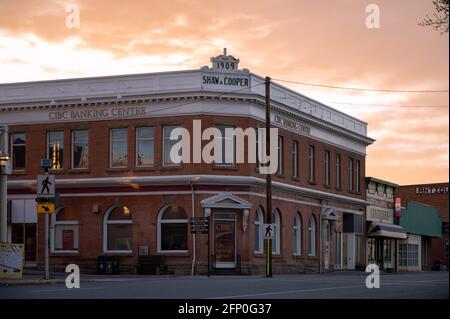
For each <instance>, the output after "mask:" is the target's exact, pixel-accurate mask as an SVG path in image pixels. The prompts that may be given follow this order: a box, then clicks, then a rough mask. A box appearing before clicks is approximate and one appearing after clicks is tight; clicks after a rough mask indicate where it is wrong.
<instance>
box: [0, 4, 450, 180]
mask: <svg viewBox="0 0 450 319" xmlns="http://www.w3.org/2000/svg"><path fill="white" fill-rule="evenodd" d="M371 3H373V4H377V5H378V6H379V8H380V28H378V29H376V28H375V29H369V28H367V27H366V24H365V20H366V17H367V16H368V15H369V13H367V12H366V6H367V5H368V4H371ZM68 4H76V5H78V6H79V8H80V28H68V27H67V26H66V18H67V16H68V15H70V13H66V12H65V9H66V6H67V5H68ZM433 12H434V6H433V4H432V1H431V0H395V1H393V0H386V1H381V0H370V1H359V0H315V1H306V0H283V1H280V0H278V1H275V0H272V1H265V0H258V1H242V0H241V1H234V0H228V1H223V0H221V1H216V0H205V1H200V0H199V1H190V0H179V1H172V0H166V1H155V0H149V1H133V0H129V1H114V0H98V1H97V0H86V1H39V0H30V1H22V0H0V83H7V82H21V81H32V80H33V81H34V80H46V79H59V78H70V77H85V76H98V75H114V74H124V73H144V72H154V71H171V70H183V69H194V68H199V67H201V66H203V65H209V58H210V57H211V56H213V55H218V54H220V53H221V52H222V48H224V47H226V48H228V52H229V54H232V55H233V56H235V57H238V58H239V59H240V60H241V63H240V67H241V68H248V69H250V71H251V72H253V73H257V74H259V75H262V76H266V75H268V76H270V77H272V78H273V79H283V80H291V81H300V82H307V83H316V84H325V85H334V86H351V87H360V88H371V89H390V90H448V87H449V72H448V68H449V38H448V34H445V35H441V34H440V33H439V32H437V31H434V30H433V29H431V28H425V27H422V26H419V25H418V23H419V22H420V21H421V20H422V19H423V18H424V17H425V16H426V14H432V13H433ZM279 83H280V84H283V85H286V86H288V87H290V88H292V89H294V90H296V91H298V92H301V93H302V94H305V95H307V96H310V97H312V98H315V99H317V100H319V101H321V102H323V103H325V104H328V105H330V106H332V107H334V108H336V109H339V110H341V111H343V112H346V113H348V114H350V115H353V116H356V117H358V118H360V119H362V120H364V121H366V122H368V123H369V126H368V130H369V136H370V137H372V138H374V139H376V142H375V143H374V144H373V145H371V146H369V148H368V156H367V171H366V175H367V176H374V177H378V178H381V179H386V180H388V181H391V182H394V183H399V184H414V183H430V182H444V181H448V175H449V137H448V134H449V108H448V100H449V95H448V93H387V92H362V91H349V90H340V89H330V88H317V87H311V86H304V85H295V84H288V83H282V82H279ZM370 104H372V105H370ZM399 106H444V107H399Z"/></svg>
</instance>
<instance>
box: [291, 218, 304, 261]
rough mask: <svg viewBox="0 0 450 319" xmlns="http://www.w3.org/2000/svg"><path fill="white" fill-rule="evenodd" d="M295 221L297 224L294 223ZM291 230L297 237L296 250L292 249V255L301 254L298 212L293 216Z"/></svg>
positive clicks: (300, 230) (300, 221)
mask: <svg viewBox="0 0 450 319" xmlns="http://www.w3.org/2000/svg"><path fill="white" fill-rule="evenodd" d="M295 223H297V225H296V224H295ZM292 230H293V232H294V234H296V235H295V236H296V237H297V250H294V252H293V255H294V256H301V255H302V218H301V217H300V212H296V213H295V216H294V224H293V226H292Z"/></svg>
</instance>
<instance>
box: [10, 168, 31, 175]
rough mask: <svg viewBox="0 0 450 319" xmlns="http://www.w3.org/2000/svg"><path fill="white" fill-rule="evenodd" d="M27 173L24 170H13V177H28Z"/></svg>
mask: <svg viewBox="0 0 450 319" xmlns="http://www.w3.org/2000/svg"><path fill="white" fill-rule="evenodd" d="M26 174H27V171H26V170H24V169H18V170H13V171H12V172H11V175H26Z"/></svg>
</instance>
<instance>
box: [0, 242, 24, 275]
mask: <svg viewBox="0 0 450 319" xmlns="http://www.w3.org/2000/svg"><path fill="white" fill-rule="evenodd" d="M23 255H24V249H23V244H0V278H14V279H21V278H22V271H23Z"/></svg>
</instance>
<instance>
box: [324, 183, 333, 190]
mask: <svg viewBox="0 0 450 319" xmlns="http://www.w3.org/2000/svg"><path fill="white" fill-rule="evenodd" d="M323 188H326V189H330V188H331V186H330V185H326V184H325V185H323Z"/></svg>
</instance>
